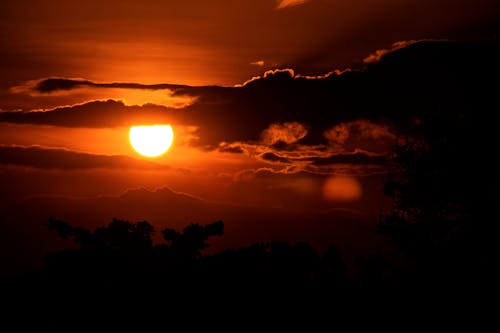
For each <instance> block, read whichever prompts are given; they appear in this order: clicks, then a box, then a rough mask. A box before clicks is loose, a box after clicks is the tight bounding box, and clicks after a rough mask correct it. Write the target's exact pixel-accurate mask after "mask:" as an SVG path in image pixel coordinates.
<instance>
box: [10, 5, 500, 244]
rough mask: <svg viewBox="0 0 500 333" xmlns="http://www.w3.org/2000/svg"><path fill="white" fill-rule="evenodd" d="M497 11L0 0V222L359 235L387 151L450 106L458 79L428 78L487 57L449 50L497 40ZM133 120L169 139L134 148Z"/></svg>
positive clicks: (374, 211) (374, 204) (376, 199)
mask: <svg viewBox="0 0 500 333" xmlns="http://www.w3.org/2000/svg"><path fill="white" fill-rule="evenodd" d="M499 10H500V5H499V3H498V1H496V0H477V1H467V2H457V1H454V0H408V1H398V0H354V1H344V0H309V1H308V0H284V1H275V0H258V1H256V0H242V1H230V0H214V1H205V0H172V1H162V0H141V1H138V0H137V1H134V0H111V1H106V2H105V4H104V3H103V1H97V0H88V1H66V0H65V1H63V0H51V1H39V0H16V1H9V0H7V1H1V2H0V51H1V52H0V73H1V76H0V181H1V183H2V187H1V188H0V199H1V200H2V202H3V204H2V205H0V208H1V209H2V210H4V211H5V212H6V213H5V216H7V217H8V218H7V220H8V222H6V224H5V225H0V228H3V229H5V230H7V231H8V232H11V231H12V232H24V231H23V230H27V229H23V230H21V229H22V228H21V229H19V230H18V229H16V228H18V226H20V225H21V224H19V223H20V222H19V221H26V223H31V224H32V225H35V224H37V223H40V221H45V219H46V218H47V217H48V216H54V215H58V214H60V215H61V216H60V217H61V218H68V219H75V222H76V223H80V224H85V223H87V222H88V221H89V220H92V221H102V219H103V218H104V217H105V218H108V217H110V216H111V217H112V216H113V214H117V215H119V216H121V217H123V218H128V217H127V216H130V219H152V220H153V221H152V222H153V223H155V221H154V219H157V221H158V223H160V222H161V223H163V224H166V223H168V217H170V218H171V220H172V221H173V222H175V223H177V225H183V224H186V223H188V222H192V221H193V219H204V221H200V222H203V223H207V222H211V221H210V219H212V218H221V217H224V216H226V217H227V219H229V220H230V221H228V222H229V224H228V230H229V231H230V232H229V235H234V239H232V240H234V241H236V240H237V239H246V240H248V241H251V240H252V238H251V236H252V235H253V236H255V237H254V238H253V240H262V239H268V238H269V237H271V235H278V234H279V233H278V231H277V230H280V228H282V227H283V225H286V223H287V221H293V222H290V225H287V226H288V227H290V228H289V229H287V232H288V231H289V233H288V234H287V235H288V236H290V237H292V238H295V239H299V238H300V237H301V235H302V234H303V233H304V234H307V235H308V237H311V239H319V238H321V239H322V240H323V243H322V244H323V245H324V244H325V243H326V242H327V240H326V238H328V237H327V235H329V234H328V233H327V232H324V231H323V229H322V228H323V227H324V228H326V230H330V228H333V229H335V230H336V232H339V234H342V235H345V233H344V234H343V233H342V232H346V230H348V229H349V228H347V229H346V228H344V229H342V228H341V229H342V230H340V229H339V228H337V226H338V224H335V223H340V224H341V223H346V221H354V220H355V221H358V222H359V223H358V224H355V227H356V228H357V227H358V226H360V225H364V224H363V223H365V222H366V221H370V222H369V223H368V222H366V223H368V224H369V225H370V228H372V229H369V230H368V229H364V231H363V233H361V234H363V237H365V236H366V237H368V236H367V235H368V234H370V232H371V231H373V229H374V228H375V224H376V221H377V218H378V215H379V214H380V212H381V211H382V210H383V209H384V208H386V207H387V205H388V200H387V198H385V197H384V196H383V195H382V192H383V184H384V180H385V179H386V178H385V177H386V175H387V173H388V172H389V171H390V170H391V167H392V165H391V164H390V161H389V157H390V155H391V151H392V147H393V145H394V144H395V143H397V142H398V140H401V137H402V136H403V135H404V134H407V133H406V132H405V131H407V130H409V129H414V128H415V127H418V124H421V123H422V121H425V117H426V116H427V114H426V113H425V111H426V110H427V106H428V105H430V103H431V102H432V103H436V105H439V106H440V107H442V108H443V109H455V108H459V107H460V106H461V105H463V103H462V104H461V101H460V100H458V99H457V100H456V101H455V99H454V96H457V95H458V96H460V94H459V93H457V91H458V90H459V89H461V87H462V86H461V83H462V82H461V81H460V82H458V81H456V80H451V81H445V82H440V81H439V80H434V79H433V75H436V77H438V78H439V77H440V76H439V75H440V74H441V71H443V72H444V73H445V74H446V73H447V72H446V70H448V69H449V68H451V69H453V70H460V72H461V73H462V72H463V73H464V76H467V75H472V76H471V80H470V81H469V82H474V80H475V79H476V77H474V76H473V75H475V73H476V71H468V70H467V69H470V68H471V67H472V66H474V67H473V68H475V69H476V70H477V72H480V73H483V72H481V70H480V69H477V67H476V66H480V65H481V64H483V63H484V64H488V61H492V62H493V61H494V60H492V59H490V58H488V55H487V54H488V52H484V50H481V52H479V53H475V49H474V47H471V46H470V45H468V44H467V45H465V46H464V45H462V44H460V43H462V42H467V41H471V40H473V41H479V42H485V41H486V42H491V41H497V38H498V32H499V31H500V29H498V27H499V26H498V23H497V22H498V21H497V20H495V18H496V17H497V16H498V13H499ZM427 52H430V53H427ZM426 54H432V55H433V57H434V58H433V57H430V58H426V57H422V55H426ZM485 54H486V55H485ZM495 54H496V53H494V52H492V53H491V55H490V57H493V58H494V57H495ZM470 55H472V56H470ZM364 59H365V62H363V60H364ZM366 59H368V60H366ZM429 59H431V60H432V62H429ZM436 59H437V60H436ZM464 61H469V62H468V63H467V66H469V67H466V68H465V70H464V68H463V67H461V66H463V62H464ZM444 65H446V66H444ZM448 65H449V67H447V66H448ZM454 66H455V67H454ZM345 69H350V70H346V71H343V70H345ZM444 77H447V76H446V75H444ZM252 78H253V79H252ZM387 78H390V79H387ZM394 78H396V79H394ZM397 80H401V81H397ZM443 90H444V91H443ZM436 91H439V94H443V95H442V96H444V97H443V98H442V99H440V100H438V102H436V101H435V100H433V98H436V96H438V94H436ZM446 94H448V95H446ZM422 96H424V97H422ZM440 96H441V95H440ZM409 101H411V102H409ZM440 103H441V104H440ZM454 103H455V104H454ZM433 105H434V104H433ZM139 123H141V124H142V123H147V124H151V123H162V124H163V123H169V124H172V126H173V130H174V133H175V137H174V143H173V145H172V147H171V149H170V150H169V151H168V152H167V153H166V154H165V155H163V156H160V157H158V158H152V159H148V158H144V157H142V156H140V155H138V154H137V153H136V152H135V151H134V150H133V149H132V148H131V146H130V143H129V141H128V131H129V127H130V126H131V125H139ZM142 188H146V190H144V189H142ZM75 198H76V199H75ZM179 207H183V208H182V209H181V208H179ZM186 207H188V208H186ZM248 207H253V208H255V211H252V210H250V209H249V208H248ZM218 212H220V213H218ZM56 217H59V216H56ZM299 217H300V218H302V219H303V220H304V221H306V222H300V218H299ZM239 218H241V223H240V222H238V221H237V220H238V219H239ZM255 221H258V223H257V222H255ZM267 221H278V222H276V223H275V224H272V223H269V224H268V223H267ZM332 221H336V222H335V223H333V222H332ZM360 221H362V222H360ZM253 222H255V223H256V225H258V226H259V227H258V228H257V227H256V229H255V230H254V229H252V228H253V227H252V223H253ZM238 223H240V224H238ZM301 223H302V224H301ZM329 223H331V224H329ZM370 223H371V224H370ZM243 226H244V227H243ZM309 226H311V228H310V229H308V227H309ZM246 228H249V229H248V230H250V229H251V230H253V231H252V232H254V233H253V234H252V233H247V229H246ZM333 229H331V230H333ZM13 230H14V231H13ZM20 230H21V231H20ZM349 230H350V229H349ZM7 231H6V233H5V234H6V235H7V234H8V232H7ZM1 232H2V230H0V233H1ZM231 232H234V234H231ZM308 232H310V234H309V233H308ZM347 233H348V232H347ZM238 237H239V238H238ZM245 237H247V238H245ZM273 237H274V236H273ZM332 237H333V236H332ZM336 237H337V238H338V236H336ZM346 237H347V236H346ZM366 237H365V238H363V239H364V240H366ZM368 238H369V237H368ZM13 239H14V238H13ZM372 240H373V239H372ZM353 244H354V243H353Z"/></svg>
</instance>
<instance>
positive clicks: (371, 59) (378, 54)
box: [363, 40, 422, 64]
mask: <svg viewBox="0 0 500 333" xmlns="http://www.w3.org/2000/svg"><path fill="white" fill-rule="evenodd" d="M417 42H418V41H416V40H403V41H398V42H395V43H393V44H392V46H391V47H390V48H388V49H380V50H376V51H375V52H373V53H372V54H370V55H369V56H368V57H366V58H364V59H363V62H364V63H365V64H371V63H375V62H379V61H380V59H382V57H383V56H385V55H386V54H388V53H391V52H394V51H396V50H399V49H402V48H404V47H408V46H410V45H412V44H415V43H417ZM420 42H422V41H420Z"/></svg>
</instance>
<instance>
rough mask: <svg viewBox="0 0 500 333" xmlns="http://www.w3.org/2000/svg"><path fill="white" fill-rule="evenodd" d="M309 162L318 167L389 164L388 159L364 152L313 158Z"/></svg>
mask: <svg viewBox="0 0 500 333" xmlns="http://www.w3.org/2000/svg"><path fill="white" fill-rule="evenodd" d="M308 161H310V162H311V164H312V165H316V166H324V165H332V164H356V165H384V164H386V163H387V157H386V156H383V155H372V154H367V153H364V152H355V153H352V154H334V155H331V156H327V157H313V158H310V159H308Z"/></svg>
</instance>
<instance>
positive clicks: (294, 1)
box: [276, 0, 310, 9]
mask: <svg viewBox="0 0 500 333" xmlns="http://www.w3.org/2000/svg"><path fill="white" fill-rule="evenodd" d="M309 1H310V0H278V1H277V3H278V5H277V7H276V9H283V8H286V7H292V6H298V5H302V4H304V3H306V2H309Z"/></svg>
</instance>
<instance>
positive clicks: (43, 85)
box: [10, 77, 186, 94]
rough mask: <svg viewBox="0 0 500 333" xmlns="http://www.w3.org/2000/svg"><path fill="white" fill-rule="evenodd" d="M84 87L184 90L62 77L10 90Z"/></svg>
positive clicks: (32, 90) (31, 91) (30, 90)
mask: <svg viewBox="0 0 500 333" xmlns="http://www.w3.org/2000/svg"><path fill="white" fill-rule="evenodd" d="M84 87H91V88H107V89H111V88H120V89H142V90H164V89H169V90H172V91H175V90H178V89H181V88H186V86H184V85H178V84H141V83H123V82H115V83H98V82H93V81H90V80H85V79H80V78H74V79H73V78H62V77H49V78H43V79H38V80H31V81H27V82H25V83H23V84H22V85H19V86H15V87H12V88H10V91H11V92H12V93H39V94H50V93H55V92H59V91H69V90H73V89H79V88H84Z"/></svg>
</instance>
